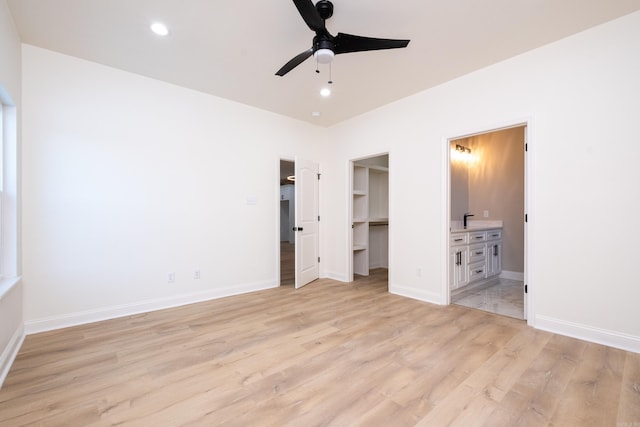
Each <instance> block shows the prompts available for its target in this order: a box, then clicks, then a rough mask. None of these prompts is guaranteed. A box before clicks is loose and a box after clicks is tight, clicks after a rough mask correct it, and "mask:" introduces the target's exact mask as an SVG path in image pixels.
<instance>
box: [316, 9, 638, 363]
mask: <svg viewBox="0 0 640 427" xmlns="http://www.w3.org/2000/svg"><path fill="white" fill-rule="evenodd" d="M638 52H640V13H634V14H632V15H628V16H626V17H623V18H621V19H618V20H616V21H612V22H610V23H607V24H605V25H602V26H599V27H596V28H593V29H591V30H588V31H586V32H583V33H580V34H577V35H575V36H572V37H570V38H567V39H564V40H561V41H559V42H556V43H553V44H551V45H548V46H545V47H543V48H540V49H537V50H534V51H531V52H529V53H526V54H523V55H520V56H518V57H515V58H512V59H510V60H507V61H504V62H502V63H499V64H496V65H494V66H491V67H488V68H486V69H483V70H480V71H478V72H475V73H473V74H470V75H467V76H464V77H461V78H459V79H457V80H454V81H451V82H449V83H447V84H444V85H442V86H439V87H436V88H433V89H431V90H428V91H425V92H422V93H420V94H417V95H414V96H412V97H409V98H406V99H403V100H401V101H398V102H395V103H393V104H390V105H387V106H385V107H382V108H380V109H378V110H376V111H373V112H370V113H368V114H365V115H362V116H360V117H357V118H354V119H352V120H350V121H348V122H345V123H342V124H340V125H338V126H335V127H333V128H331V129H330V135H329V139H330V140H331V141H332V143H333V146H334V151H335V156H334V159H333V160H332V161H331V162H329V163H328V164H327V165H326V166H327V168H328V169H329V170H330V171H331V172H332V175H333V176H332V178H331V186H332V188H333V191H328V192H327V193H326V194H325V197H326V199H325V200H324V203H325V204H329V205H331V206H333V207H334V209H333V210H332V214H331V215H330V216H328V217H327V219H328V220H329V221H330V223H329V224H328V225H327V227H328V229H329V230H332V232H331V233H329V234H328V235H326V236H325V240H326V241H327V242H326V245H328V246H329V247H332V248H334V250H335V252H334V253H333V256H331V257H330V258H328V260H329V262H330V263H331V265H330V266H329V267H328V269H329V270H332V271H335V272H337V273H336V275H340V272H345V274H346V271H347V265H346V261H347V259H348V257H347V252H346V251H347V246H348V236H349V235H348V233H349V228H348V227H347V224H348V221H349V220H348V217H347V214H346V212H347V211H348V210H347V208H348V205H347V202H348V197H347V196H348V195H347V191H348V168H347V167H346V164H347V162H348V159H350V158H357V157H362V156H364V155H368V154H371V153H376V152H383V151H389V157H390V202H391V211H390V226H389V230H390V231H389V232H390V236H389V239H390V290H391V291H392V292H395V293H400V294H404V295H409V296H412V297H415V298H420V299H423V300H427V301H432V302H436V303H442V302H443V301H445V296H444V295H443V293H444V292H443V291H444V287H443V284H444V283H445V280H446V274H447V273H446V252H445V251H444V250H443V248H445V247H446V244H445V242H444V239H445V238H446V237H447V236H446V234H445V232H444V230H446V225H445V224H446V223H447V218H445V217H444V215H445V214H446V209H443V205H444V203H446V197H445V196H444V194H446V185H445V182H446V181H445V179H446V173H445V172H444V167H445V164H446V162H445V161H443V160H444V158H445V154H444V153H443V150H446V149H447V145H446V144H445V143H444V141H445V140H446V138H449V137H455V136H462V135H465V134H469V133H472V132H479V131H482V130H490V129H494V128H497V127H500V126H503V125H506V124H515V123H518V122H519V121H522V120H529V121H530V123H531V126H530V129H529V130H530V134H531V137H532V138H531V140H530V145H529V149H530V151H529V155H530V156H533V157H532V159H533V160H532V161H533V169H532V170H530V171H529V172H530V175H531V178H532V179H531V181H530V185H531V187H532V188H530V190H531V192H530V195H533V198H532V199H530V200H529V201H530V206H529V207H528V212H529V215H530V219H531V221H530V224H529V243H530V246H529V248H530V254H529V255H530V258H529V260H530V262H531V264H530V265H529V267H530V271H529V273H530V275H529V282H528V283H529V285H530V286H531V287H532V295H531V299H530V302H532V309H533V314H534V318H533V319H531V323H532V324H534V325H536V326H537V327H540V328H544V329H550V330H555V331H558V332H562V333H565V334H568V335H574V336H578V337H582V338H586V339H590V340H593V341H600V342H604V343H608V344H612V345H617V346H620V347H625V348H630V349H633V350H635V351H640V310H638V301H640V287H639V286H638V285H637V284H638V273H637V269H636V268H635V265H636V262H634V255H635V253H636V251H635V247H636V244H637V242H638V241H640V228H638V227H635V226H634V224H635V223H636V221H637V218H636V217H637V214H638V212H640V187H638V185H637V183H639V182H640V168H638V167H637V163H638V158H639V157H640V137H639V136H638V130H637V123H638V117H640V102H638V99H639V98H640V79H638V76H640V55H638ZM418 268H422V277H419V275H418V274H417V270H418Z"/></svg>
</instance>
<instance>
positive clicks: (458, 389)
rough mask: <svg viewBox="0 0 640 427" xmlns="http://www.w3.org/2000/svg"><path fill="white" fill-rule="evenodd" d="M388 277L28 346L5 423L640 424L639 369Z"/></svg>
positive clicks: (135, 321)
mask: <svg viewBox="0 0 640 427" xmlns="http://www.w3.org/2000/svg"><path fill="white" fill-rule="evenodd" d="M386 280H387V278H386V275H385V270H381V271H376V272H375V273H374V274H373V275H372V276H370V277H369V278H361V279H360V280H358V281H357V282H355V283H353V284H344V283H338V282H335V281H332V280H318V281H316V282H314V283H312V284H310V285H308V286H306V287H304V288H302V289H299V290H295V289H292V288H291V287H279V288H276V289H272V290H267V291H261V292H255V293H251V294H247V295H241V296H235V297H230V298H224V299H219V300H215V301H210V302H205V303H199V304H193V305H189V306H184V307H179V308H174V309H170V310H164V311H158V312H153V313H148V314H141V315H136V316H130V317H126V318H121V319H115V320H110V321H105V322H100V323H94V324H90V325H84V326H79V327H74V328H68V329H64V330H58V331H53V332H47V333H41V334H37V335H31V336H28V337H27V338H26V340H25V342H24V345H23V347H22V349H21V350H20V353H19V355H18V357H17V359H16V361H15V364H14V365H13V367H12V369H11V371H10V373H9V375H8V377H7V379H6V382H5V385H4V387H3V388H2V390H0V425H2V426H20V425H47V426H48V425H52V426H92V425H132V426H172V425H203V426H209V425H230V426H282V425H296V426H319V425H335V426H352V425H362V426H413V425H419V426H445V425H460V426H481V425H486V426H516V425H523V426H544V425H553V426H614V427H638V426H640V355H639V354H634V353H629V352H625V351H622V350H617V349H613V348H608V347H605V346H601V345H597V344H591V343H587V342H583V341H579V340H576V339H571V338H567V337H563V336H559V335H554V334H551V333H547V332H544V331H538V330H535V329H531V328H529V327H528V326H527V325H526V324H525V323H524V322H522V321H520V320H516V319H511V318H507V317H503V316H498V315H493V314H489V313H484V312H481V311H477V310H473V309H468V308H464V307H459V306H448V307H440V306H435V305H431V304H426V303H422V302H419V301H415V300H411V299H407V298H403V297H399V296H395V295H391V294H389V293H387V292H386V290H387V282H386Z"/></svg>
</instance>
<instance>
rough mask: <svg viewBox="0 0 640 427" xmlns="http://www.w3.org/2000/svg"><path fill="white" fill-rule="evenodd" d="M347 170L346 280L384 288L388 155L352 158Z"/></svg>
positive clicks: (387, 206) (387, 217)
mask: <svg viewBox="0 0 640 427" xmlns="http://www.w3.org/2000/svg"><path fill="white" fill-rule="evenodd" d="M349 169H350V171H349V173H350V194H351V204H350V216H349V219H350V221H349V222H350V226H351V233H350V245H349V246H350V248H349V249H350V250H349V281H351V282H353V281H354V279H363V278H367V277H371V278H375V280H378V281H379V280H384V281H385V282H387V286H388V269H389V154H388V153H385V154H379V155H375V156H371V157H366V158H360V159H353V160H351V161H350V162H349ZM375 280H374V281H375Z"/></svg>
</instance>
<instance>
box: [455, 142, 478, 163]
mask: <svg viewBox="0 0 640 427" xmlns="http://www.w3.org/2000/svg"><path fill="white" fill-rule="evenodd" d="M451 160H453V161H456V162H461V163H466V164H467V165H471V164H472V163H474V162H475V160H476V159H475V157H474V156H473V155H472V154H471V148H469V147H465V146H464V145H460V144H456V146H455V148H451Z"/></svg>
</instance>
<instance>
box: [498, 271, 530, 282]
mask: <svg viewBox="0 0 640 427" xmlns="http://www.w3.org/2000/svg"><path fill="white" fill-rule="evenodd" d="M500 278H501V279H507V280H518V281H520V282H524V272H521V271H505V270H502V272H501V273H500Z"/></svg>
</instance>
